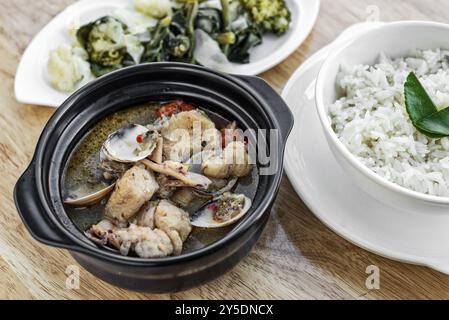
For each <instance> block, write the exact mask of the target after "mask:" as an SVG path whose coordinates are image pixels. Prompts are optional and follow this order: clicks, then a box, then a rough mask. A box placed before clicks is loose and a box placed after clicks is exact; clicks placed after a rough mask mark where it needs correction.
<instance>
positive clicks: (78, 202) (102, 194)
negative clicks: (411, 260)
mask: <svg viewBox="0 0 449 320" xmlns="http://www.w3.org/2000/svg"><path fill="white" fill-rule="evenodd" d="M114 187H115V183H113V184H111V185H110V186H107V187H105V188H103V189H101V190H99V191H97V192H94V193H92V194H89V195H86V196H80V197H74V196H73V195H71V196H69V197H67V198H66V199H64V203H65V204H68V205H70V206H90V205H93V204H95V203H98V202H100V201H101V200H102V199H104V198H106V196H107V195H109V194H110V193H111V192H112V190H114Z"/></svg>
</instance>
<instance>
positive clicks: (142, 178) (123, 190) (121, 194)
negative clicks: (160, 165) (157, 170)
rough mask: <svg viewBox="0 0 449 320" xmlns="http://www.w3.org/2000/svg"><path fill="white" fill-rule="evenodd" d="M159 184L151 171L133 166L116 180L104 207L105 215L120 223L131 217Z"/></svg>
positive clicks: (151, 195) (150, 196) (149, 197)
mask: <svg viewBox="0 0 449 320" xmlns="http://www.w3.org/2000/svg"><path fill="white" fill-rule="evenodd" d="M157 189H159V185H158V183H157V181H156V179H155V177H154V174H153V173H152V172H151V171H148V170H146V169H145V168H142V167H140V166H134V167H132V168H131V169H130V170H128V171H126V172H125V174H124V175H123V177H122V178H121V179H120V180H119V181H118V182H117V185H116V187H115V190H114V192H113V193H112V195H111V197H110V198H109V201H108V203H107V204H106V208H105V215H106V216H107V217H109V218H112V219H115V220H116V221H118V222H120V223H125V222H126V221H127V220H128V219H130V218H132V217H133V216H134V215H135V214H136V213H137V212H138V211H139V209H140V208H141V207H142V206H143V205H144V204H145V203H146V202H147V201H149V200H150V199H151V198H152V197H153V195H154V193H155V192H156V191H157Z"/></svg>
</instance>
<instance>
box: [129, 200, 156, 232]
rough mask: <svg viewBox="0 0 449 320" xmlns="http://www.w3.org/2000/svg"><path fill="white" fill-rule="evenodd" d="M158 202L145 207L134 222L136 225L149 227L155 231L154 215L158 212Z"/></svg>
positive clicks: (149, 203)
mask: <svg viewBox="0 0 449 320" xmlns="http://www.w3.org/2000/svg"><path fill="white" fill-rule="evenodd" d="M156 207H157V202H148V203H147V204H146V205H144V206H143V207H142V208H141V209H140V211H139V213H138V214H137V216H136V219H135V220H134V224H136V225H138V226H139V227H148V228H151V229H154V213H155V212H156Z"/></svg>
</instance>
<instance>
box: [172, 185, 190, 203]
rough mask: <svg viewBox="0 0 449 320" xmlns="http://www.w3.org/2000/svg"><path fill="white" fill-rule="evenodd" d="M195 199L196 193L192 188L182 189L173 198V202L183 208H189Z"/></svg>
mask: <svg viewBox="0 0 449 320" xmlns="http://www.w3.org/2000/svg"><path fill="white" fill-rule="evenodd" d="M194 199H195V192H194V191H193V189H192V188H181V189H179V190H177V191H176V192H175V194H173V196H172V197H171V200H172V201H173V202H175V203H176V204H178V205H180V206H181V207H187V206H188V205H189V204H190V203H191V202H192V201H193V200H194Z"/></svg>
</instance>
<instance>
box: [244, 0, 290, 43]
mask: <svg viewBox="0 0 449 320" xmlns="http://www.w3.org/2000/svg"><path fill="white" fill-rule="evenodd" d="M240 1H241V2H242V4H243V6H244V7H245V8H246V9H247V10H248V11H249V12H250V13H251V17H252V19H253V20H254V22H256V23H257V24H258V25H259V26H260V27H261V28H263V30H264V31H265V32H273V33H275V34H277V35H282V34H284V33H285V32H286V31H287V29H288V27H289V25H290V22H291V14H290V11H289V9H288V8H287V6H286V4H285V0H240Z"/></svg>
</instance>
